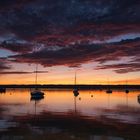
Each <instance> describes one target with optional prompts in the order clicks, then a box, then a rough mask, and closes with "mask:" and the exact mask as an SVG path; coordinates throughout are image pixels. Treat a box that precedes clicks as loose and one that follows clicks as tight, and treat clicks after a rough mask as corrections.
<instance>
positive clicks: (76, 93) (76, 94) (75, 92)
mask: <svg viewBox="0 0 140 140" xmlns="http://www.w3.org/2000/svg"><path fill="white" fill-rule="evenodd" d="M73 93H74V96H75V97H77V96H78V95H79V89H78V88H77V87H76V72H75V88H74V89H73Z"/></svg>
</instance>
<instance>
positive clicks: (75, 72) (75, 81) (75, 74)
mask: <svg viewBox="0 0 140 140" xmlns="http://www.w3.org/2000/svg"><path fill="white" fill-rule="evenodd" d="M74 81H75V82H74V84H75V86H76V71H75V80H74Z"/></svg>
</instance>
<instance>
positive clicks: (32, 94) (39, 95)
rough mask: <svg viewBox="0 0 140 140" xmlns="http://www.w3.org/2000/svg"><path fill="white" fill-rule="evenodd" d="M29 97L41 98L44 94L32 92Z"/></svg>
mask: <svg viewBox="0 0 140 140" xmlns="http://www.w3.org/2000/svg"><path fill="white" fill-rule="evenodd" d="M31 97H33V98H43V97H44V93H43V92H42V91H40V90H34V91H32V92H31Z"/></svg>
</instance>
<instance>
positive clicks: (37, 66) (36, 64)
mask: <svg viewBox="0 0 140 140" xmlns="http://www.w3.org/2000/svg"><path fill="white" fill-rule="evenodd" d="M37 71H38V64H36V71H35V73H36V76H35V84H36V85H37Z"/></svg>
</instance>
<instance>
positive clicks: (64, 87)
mask: <svg viewBox="0 0 140 140" xmlns="http://www.w3.org/2000/svg"><path fill="white" fill-rule="evenodd" d="M75 87H77V88H79V89H108V88H110V89H140V85H51V84H48V85H39V84H38V85H0V88H50V89H51V88H52V89H73V88H75Z"/></svg>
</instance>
